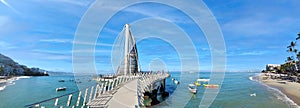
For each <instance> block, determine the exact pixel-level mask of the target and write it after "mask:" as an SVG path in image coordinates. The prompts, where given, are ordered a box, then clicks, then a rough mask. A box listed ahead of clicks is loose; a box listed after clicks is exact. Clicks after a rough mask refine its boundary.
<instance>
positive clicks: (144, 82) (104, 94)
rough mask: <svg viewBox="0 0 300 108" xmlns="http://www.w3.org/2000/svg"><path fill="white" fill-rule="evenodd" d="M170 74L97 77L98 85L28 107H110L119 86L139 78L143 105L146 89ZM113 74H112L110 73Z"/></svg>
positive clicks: (147, 73)
mask: <svg viewBox="0 0 300 108" xmlns="http://www.w3.org/2000/svg"><path fill="white" fill-rule="evenodd" d="M168 75H169V74H166V73H164V72H145V73H137V74H132V75H130V76H115V77H112V78H111V79H109V78H108V77H105V78H95V79H94V80H95V81H96V82H97V84H96V85H93V86H90V87H87V88H85V89H82V90H79V91H75V92H72V93H68V94H65V95H62V96H57V97H54V98H50V99H46V100H43V101H40V102H36V103H33V104H30V105H26V106H25V107H26V108H64V107H68V108H69V107H72V108H75V107H76V108H77V107H80V108H87V107H89V108H93V107H108V105H107V103H108V102H109V101H110V99H111V98H112V96H113V95H114V94H115V93H116V92H117V90H118V89H119V88H121V87H122V86H123V85H125V84H126V83H127V82H128V81H131V80H134V79H138V80H137V88H138V89H137V94H138V101H139V102H138V103H139V104H140V105H143V101H144V100H143V96H144V92H145V91H150V89H151V88H150V85H151V84H153V83H155V82H156V81H159V80H162V79H164V78H166V77H168ZM110 76H111V75H110ZM112 76H113V75H112Z"/></svg>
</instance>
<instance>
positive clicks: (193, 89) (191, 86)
mask: <svg viewBox="0 0 300 108" xmlns="http://www.w3.org/2000/svg"><path fill="white" fill-rule="evenodd" d="M188 88H189V91H190V92H192V93H194V94H196V93H197V87H196V85H194V84H189V87H188Z"/></svg>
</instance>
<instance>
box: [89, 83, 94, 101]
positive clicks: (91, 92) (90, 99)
mask: <svg viewBox="0 0 300 108" xmlns="http://www.w3.org/2000/svg"><path fill="white" fill-rule="evenodd" d="M93 90H94V86H92V88H91V91H90V97H89V102H91V101H92V95H93Z"/></svg>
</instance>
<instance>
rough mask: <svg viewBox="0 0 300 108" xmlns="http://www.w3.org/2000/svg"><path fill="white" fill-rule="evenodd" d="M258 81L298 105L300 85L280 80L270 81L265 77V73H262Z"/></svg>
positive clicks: (299, 102)
mask: <svg viewBox="0 0 300 108" xmlns="http://www.w3.org/2000/svg"><path fill="white" fill-rule="evenodd" d="M259 81H260V82H262V83H264V84H266V85H268V86H269V87H272V88H275V89H278V90H279V91H281V92H282V93H283V94H285V95H286V96H287V97H288V98H290V99H291V100H292V101H293V102H294V103H295V104H297V105H298V106H299V105H300V83H297V82H290V81H288V80H282V79H271V77H269V76H266V73H262V74H261V75H260V76H259Z"/></svg>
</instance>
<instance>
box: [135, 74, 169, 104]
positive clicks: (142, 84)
mask: <svg viewBox="0 0 300 108" xmlns="http://www.w3.org/2000/svg"><path fill="white" fill-rule="evenodd" d="M169 76H170V74H169V73H166V72H149V73H146V74H143V75H141V77H139V78H138V80H137V93H138V101H139V102H138V103H139V105H140V106H144V93H145V92H146V91H148V92H150V91H151V90H153V88H151V86H152V87H153V85H152V84H155V83H156V82H159V81H162V80H163V79H165V78H167V77H169Z"/></svg>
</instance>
